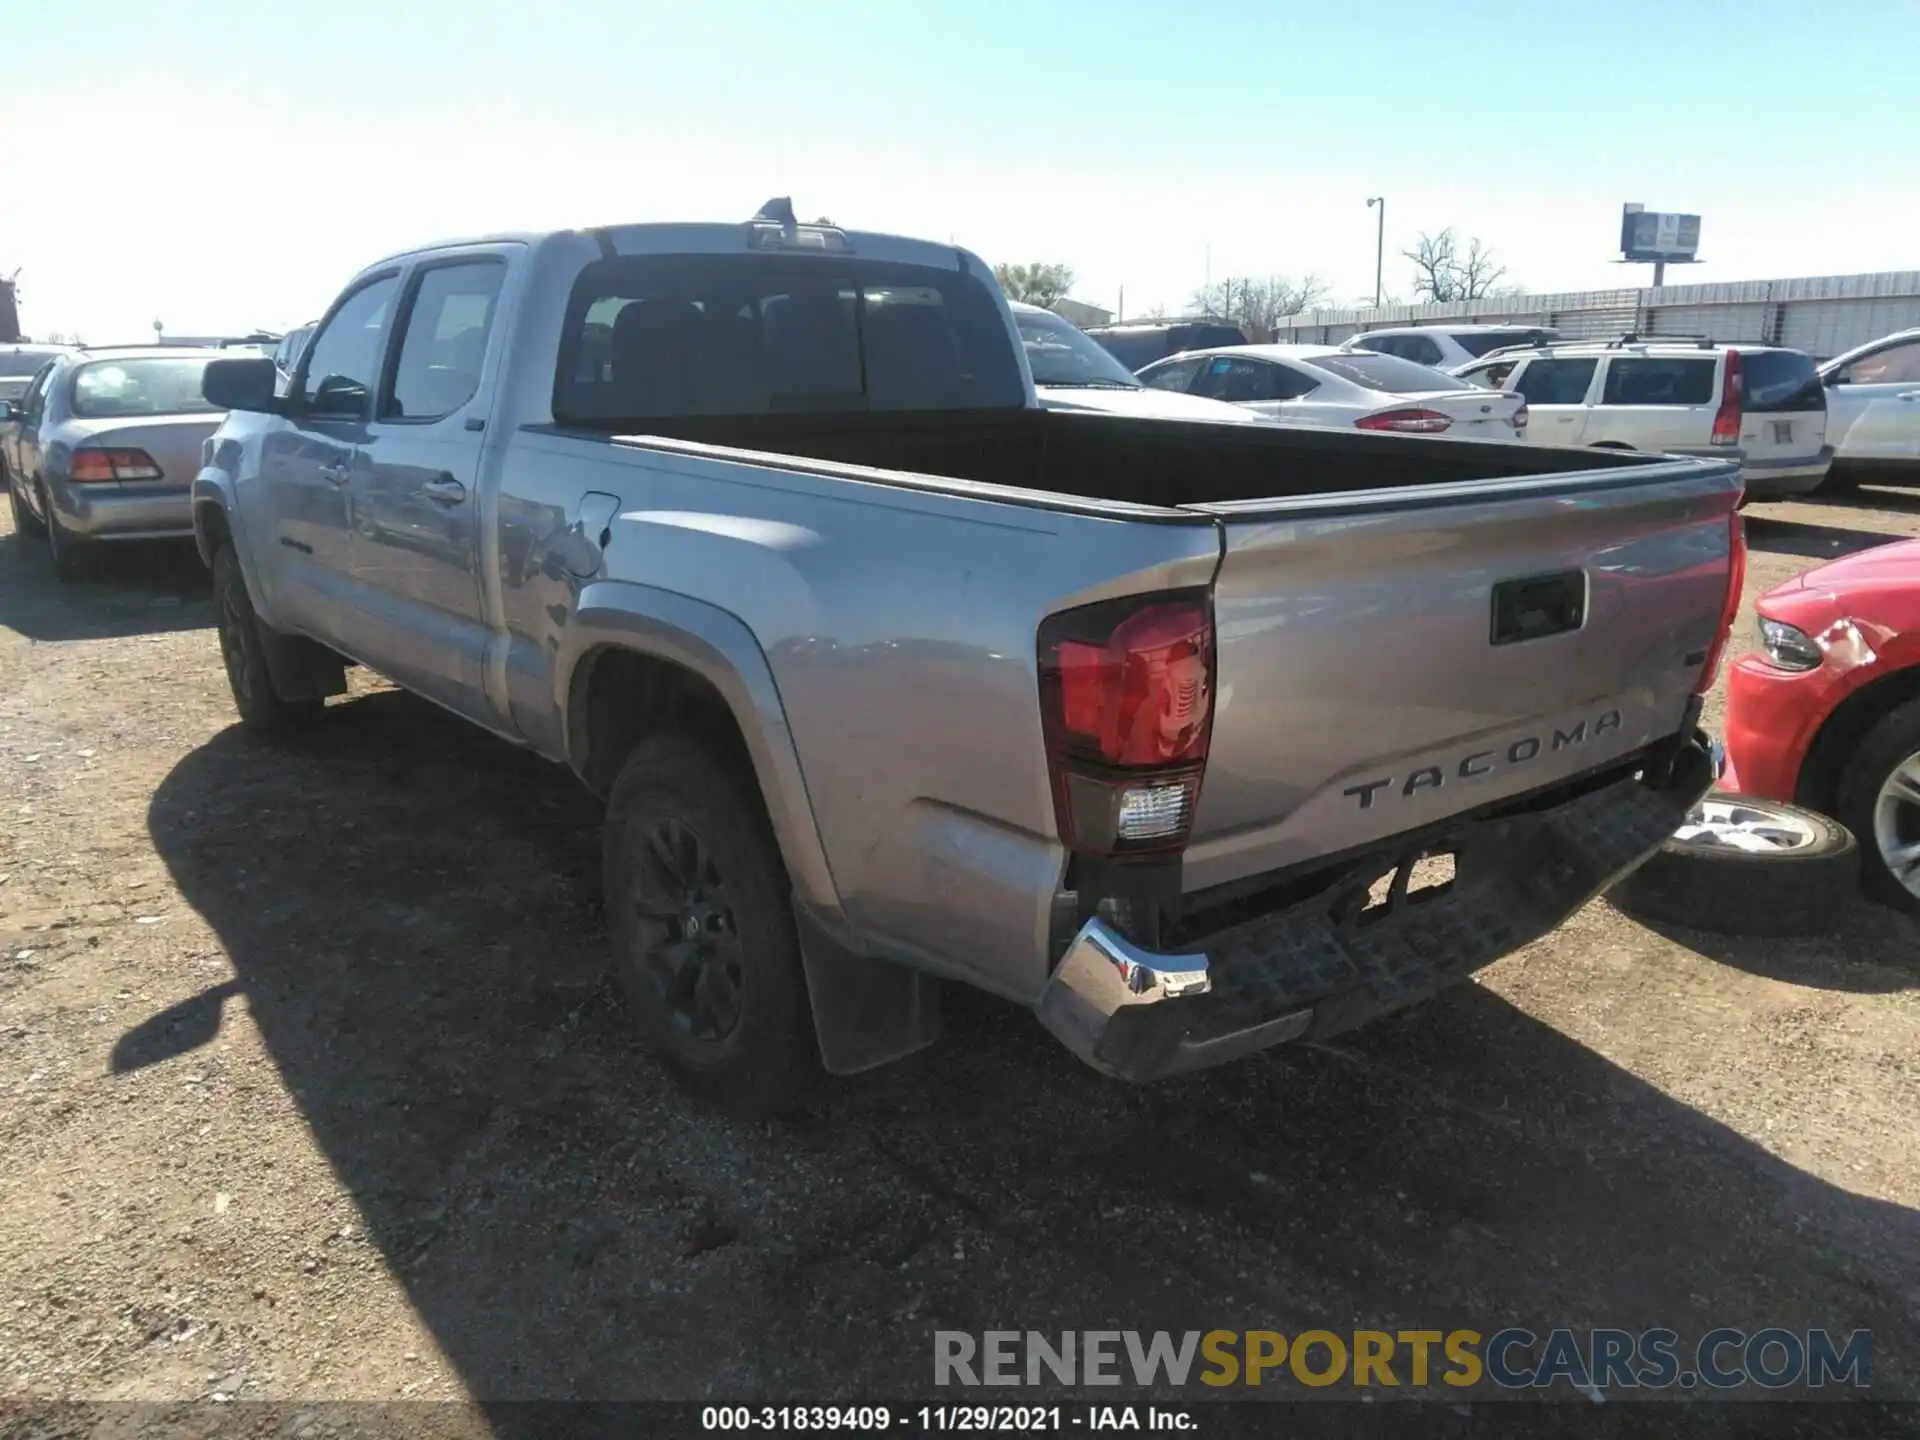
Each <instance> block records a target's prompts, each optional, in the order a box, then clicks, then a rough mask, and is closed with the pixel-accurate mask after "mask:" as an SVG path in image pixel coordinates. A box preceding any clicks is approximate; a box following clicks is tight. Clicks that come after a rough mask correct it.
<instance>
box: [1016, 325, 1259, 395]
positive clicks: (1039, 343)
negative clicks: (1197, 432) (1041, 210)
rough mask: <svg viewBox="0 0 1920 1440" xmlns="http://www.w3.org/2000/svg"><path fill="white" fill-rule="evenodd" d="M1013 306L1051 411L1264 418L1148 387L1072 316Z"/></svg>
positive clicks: (1029, 364)
mask: <svg viewBox="0 0 1920 1440" xmlns="http://www.w3.org/2000/svg"><path fill="white" fill-rule="evenodd" d="M1010 308H1011V309H1012V310H1013V323H1014V325H1015V326H1016V327H1017V328H1018V329H1019V331H1020V340H1021V343H1022V345H1023V346H1024V347H1025V348H1026V352H1027V368H1028V369H1029V370H1030V371H1032V372H1033V383H1034V388H1035V389H1036V390H1037V391H1038V392H1039V395H1040V403H1041V404H1042V405H1044V406H1046V407H1047V408H1048V409H1049V410H1097V411H1100V412H1101V413H1103V414H1108V415H1137V416H1154V415H1158V416H1164V417H1166V418H1168V419H1172V420H1217V421H1224V422H1226V423H1229V424H1240V425H1244V424H1258V423H1260V421H1261V419H1262V418H1263V417H1261V416H1259V415H1255V414H1254V413H1252V412H1251V411H1249V410H1246V409H1243V408H1242V407H1240V406H1238V405H1226V404H1223V403H1221V402H1220V401H1218V400H1207V399H1204V398H1202V397H1201V396H1198V395H1178V394H1174V393H1171V392H1169V391H1166V390H1158V389H1154V388H1152V387H1150V386H1147V385H1143V384H1141V382H1140V381H1138V380H1136V379H1135V378H1134V377H1133V374H1132V372H1130V371H1129V370H1128V369H1127V367H1126V366H1124V365H1122V364H1121V363H1120V362H1119V361H1118V360H1116V359H1115V358H1114V357H1113V355H1112V353H1111V352H1109V351H1108V350H1106V349H1104V348H1102V347H1101V346H1100V345H1098V344H1096V343H1095V342H1094V341H1092V340H1090V339H1088V338H1087V335H1086V334H1085V332H1083V331H1082V330H1080V329H1079V328H1078V327H1077V326H1075V325H1074V324H1073V322H1072V321H1070V320H1068V319H1067V318H1066V317H1064V316H1061V315H1056V314H1054V313H1053V311H1051V310H1043V309H1041V308H1040V307H1039V306H1038V305H1023V304H1021V303H1020V302H1018V301H1014V302H1011V307H1010Z"/></svg>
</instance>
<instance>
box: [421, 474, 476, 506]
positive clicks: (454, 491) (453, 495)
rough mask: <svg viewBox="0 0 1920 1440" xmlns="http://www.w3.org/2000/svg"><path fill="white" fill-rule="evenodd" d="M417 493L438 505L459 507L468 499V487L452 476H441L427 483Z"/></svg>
mask: <svg viewBox="0 0 1920 1440" xmlns="http://www.w3.org/2000/svg"><path fill="white" fill-rule="evenodd" d="M417 493H418V494H421V495H424V496H425V497H426V498H427V499H429V500H431V501H433V503H434V504H436V505H458V504H459V503H460V502H461V501H463V500H465V499H466V498H467V487H466V486H464V485H462V484H461V483H460V482H459V481H458V480H456V479H454V478H453V477H452V476H451V475H440V476H437V477H435V478H434V479H432V480H429V481H427V483H426V484H424V485H422V486H421V487H420V489H419V491H418V492H417Z"/></svg>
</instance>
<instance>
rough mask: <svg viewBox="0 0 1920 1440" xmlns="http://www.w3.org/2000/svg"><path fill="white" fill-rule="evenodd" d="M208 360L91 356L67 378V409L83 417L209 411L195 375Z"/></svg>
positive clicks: (197, 376) (213, 407)
mask: <svg viewBox="0 0 1920 1440" xmlns="http://www.w3.org/2000/svg"><path fill="white" fill-rule="evenodd" d="M213 358H214V357H213V356H212V355H209V356H207V359H206V360H201V359H195V358H189V357H176V358H165V359H163V358H155V359H151V360H96V361H94V362H93V363H92V364H90V365H82V366H81V367H80V368H79V369H78V370H76V371H75V372H74V376H73V413H74V414H75V415H77V416H80V417H82V418H83V419H99V418H104V417H108V416H121V415H208V414H213V413H215V412H216V411H217V409H218V407H217V406H214V405H209V404H208V403H207V400H206V397H205V396H203V395H202V394H201V393H200V377H201V376H202V375H203V374H205V373H206V368H207V360H211V359H213Z"/></svg>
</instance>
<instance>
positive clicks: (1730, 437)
mask: <svg viewBox="0 0 1920 1440" xmlns="http://www.w3.org/2000/svg"><path fill="white" fill-rule="evenodd" d="M1695 433H1698V432H1695ZM1712 442H1713V443H1714V444H1715V445H1738V444H1739V443H1740V352H1739V351H1738V350H1729V351H1728V352H1727V369H1726V373H1725V374H1724V375H1723V376H1722V377H1721V379H1720V408H1719V409H1718V410H1716V411H1714V412H1713V436H1712Z"/></svg>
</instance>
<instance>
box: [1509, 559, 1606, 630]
mask: <svg viewBox="0 0 1920 1440" xmlns="http://www.w3.org/2000/svg"><path fill="white" fill-rule="evenodd" d="M1586 621H1587V572H1586V571H1584V570H1562V571H1560V572H1559V573H1557V574H1553V575H1527V576H1523V577H1522V578H1520V579H1517V580H1502V581H1501V582H1500V583H1499V584H1497V585H1495V586H1494V587H1493V633H1492V643H1494V644H1495V645H1517V644H1519V643H1520V642H1521V641H1523V640H1539V639H1541V638H1543V637H1544V636H1548V635H1564V634H1565V633H1566V632H1567V631H1569V630H1578V629H1579V628H1580V627H1581V626H1582V625H1584V624H1586Z"/></svg>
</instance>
